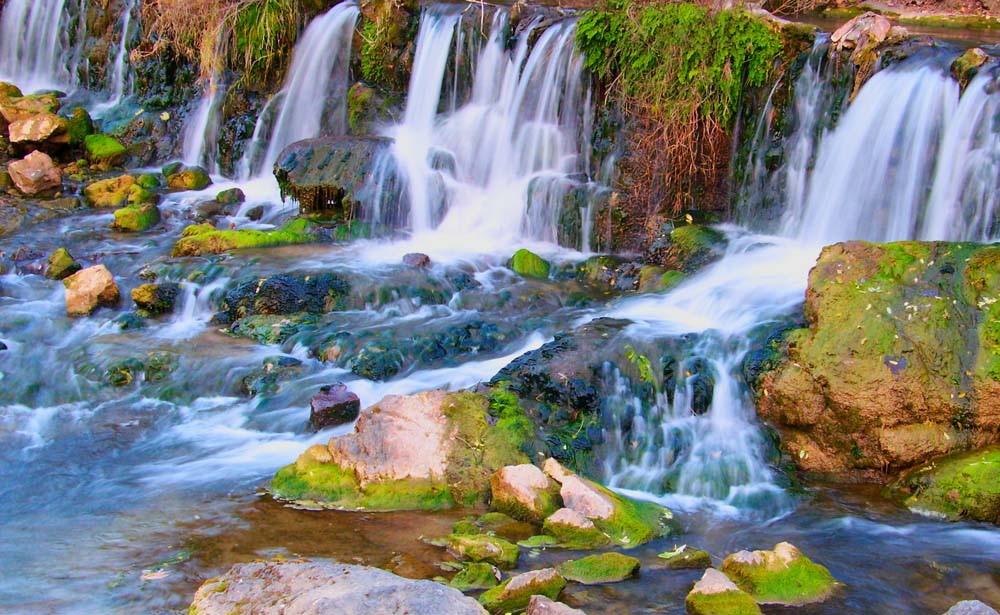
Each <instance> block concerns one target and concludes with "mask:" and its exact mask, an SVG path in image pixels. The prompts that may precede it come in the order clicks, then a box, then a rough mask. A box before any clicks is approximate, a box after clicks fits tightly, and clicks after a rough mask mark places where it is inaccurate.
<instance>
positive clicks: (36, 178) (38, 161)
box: [7, 152, 62, 196]
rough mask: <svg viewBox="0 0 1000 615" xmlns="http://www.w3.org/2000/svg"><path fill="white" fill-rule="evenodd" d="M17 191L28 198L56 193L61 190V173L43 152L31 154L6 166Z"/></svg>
mask: <svg viewBox="0 0 1000 615" xmlns="http://www.w3.org/2000/svg"><path fill="white" fill-rule="evenodd" d="M7 172H8V173H9V174H10V179H11V181H13V182H14V185H15V186H17V189H18V190H20V191H21V192H23V193H24V194H26V195H28V196H36V195H39V194H44V193H50V192H57V191H58V190H59V189H60V188H62V171H60V170H59V167H57V166H56V164H55V163H54V162H53V161H52V158H50V157H49V155H48V154H46V153H44V152H31V153H30V154H28V155H27V156H25V157H24V158H22V159H21V160H15V161H14V162H12V163H10V164H8V165H7Z"/></svg>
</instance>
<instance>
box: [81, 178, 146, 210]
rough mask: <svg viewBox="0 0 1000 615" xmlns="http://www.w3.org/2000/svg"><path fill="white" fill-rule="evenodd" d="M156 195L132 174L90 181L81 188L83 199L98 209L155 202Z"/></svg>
mask: <svg viewBox="0 0 1000 615" xmlns="http://www.w3.org/2000/svg"><path fill="white" fill-rule="evenodd" d="M156 199H157V197H156V195H155V194H153V193H152V192H150V191H149V190H147V189H146V188H143V187H142V186H140V185H139V183H138V182H137V181H136V178H135V177H134V176H132V175H120V176H118V177H112V178H108V179H102V180H99V181H95V182H92V183H90V184H88V185H87V187H85V188H84V189H83V200H84V202H85V203H87V205H89V206H91V207H96V208H98V209H111V208H115V209H117V208H120V207H124V206H126V205H139V204H144V203H155V202H156Z"/></svg>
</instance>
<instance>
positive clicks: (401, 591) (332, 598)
mask: <svg viewBox="0 0 1000 615" xmlns="http://www.w3.org/2000/svg"><path fill="white" fill-rule="evenodd" d="M248 605H252V607H251V608H252V611H253V613H254V614H255V615H409V614H411V613H448V614H449V615H481V614H482V613H483V609H482V607H480V606H479V604H477V603H476V601H475V600H473V599H471V598H466V597H465V596H463V595H462V593H461V592H459V591H457V590H455V589H452V588H450V587H447V586H445V585H442V584H440V583H434V582H432V581H411V580H409V579H404V578H402V577H398V576H396V575H394V574H392V573H389V572H386V571H384V570H379V569H377V568H368V567H365V566H351V565H346V564H325V563H318V562H308V561H294V562H257V563H252V564H239V565H236V566H234V567H233V568H231V569H230V570H229V572H227V573H226V574H224V575H222V576H220V577H217V578H215V579H212V580H210V581H206V582H205V583H204V584H203V585H202V586H201V587H200V588H198V591H197V592H196V593H195V596H194V602H192V603H191V608H190V610H189V615H230V614H232V613H236V612H243V611H245V610H246V609H247V608H248Z"/></svg>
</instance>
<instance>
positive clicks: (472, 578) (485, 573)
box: [448, 562, 503, 592]
mask: <svg viewBox="0 0 1000 615" xmlns="http://www.w3.org/2000/svg"><path fill="white" fill-rule="evenodd" d="M502 578H503V575H501V573H500V570H499V569H497V567H496V566H494V565H493V564H487V563H485V562H473V563H471V564H468V565H467V566H465V568H462V570H460V571H459V572H458V574H456V575H455V576H454V577H452V579H451V581H450V582H449V583H448V585H450V586H451V587H454V588H455V589H457V590H458V591H462V592H467V591H473V590H477V589H490V588H492V587H496V586H497V585H499V584H500V579H502Z"/></svg>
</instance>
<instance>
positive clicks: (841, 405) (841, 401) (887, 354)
mask: <svg viewBox="0 0 1000 615" xmlns="http://www.w3.org/2000/svg"><path fill="white" fill-rule="evenodd" d="M998 263H1000V247H994V246H980V245H975V244H951V243H943V242H900V243H892V244H871V243H867V242H860V241H852V242H847V243H842V244H836V245H834V246H829V247H827V248H826V249H824V250H823V252H822V254H821V255H820V258H819V261H818V263H817V265H816V267H815V268H814V269H813V270H812V272H811V273H810V275H809V288H808V291H807V293H806V304H805V313H806V317H807V318H808V323H809V326H808V328H807V329H798V330H794V331H792V332H791V333H789V334H787V335H786V346H787V358H786V360H784V361H783V362H782V363H781V364H780V366H779V367H778V368H777V369H775V370H773V371H770V372H766V373H765V374H764V375H763V377H761V378H759V379H758V381H757V385H756V387H755V388H756V396H757V410H758V414H759V415H760V416H761V417H762V418H763V419H764V420H766V421H768V422H769V423H771V424H772V425H774V426H775V427H777V429H778V430H779V431H780V432H781V436H782V440H781V445H782V447H783V448H785V449H786V450H787V451H788V452H789V453H790V454H791V457H792V459H793V460H794V461H795V463H796V464H797V465H798V466H799V467H800V468H801V469H803V470H807V471H813V472H822V473H830V474H836V475H839V476H841V477H849V478H852V479H866V480H876V481H882V480H885V477H886V471H887V470H888V471H892V470H900V469H905V468H907V467H911V466H913V465H915V464H919V463H922V462H924V461H927V460H929V459H930V458H932V457H934V456H938V455H943V454H946V453H949V452H952V451H956V450H964V449H967V448H970V447H974V446H981V445H984V444H988V443H990V442H993V441H995V440H996V439H997V437H998V434H1000V346H998V341H1000V340H998V339H997V337H998V336H1000V333H998V332H997V331H996V326H995V324H993V323H995V322H996V319H997V318H998V316H1000V306H998V304H997V301H998V299H1000V276H998V274H997V271H998V267H997V265H998Z"/></svg>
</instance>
